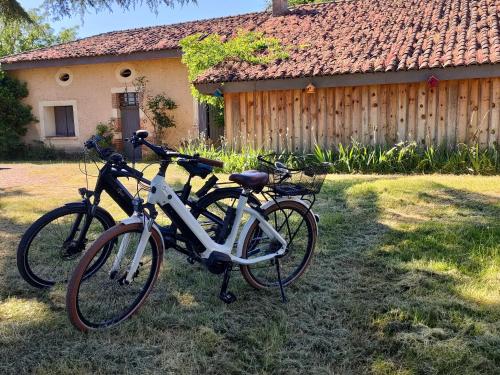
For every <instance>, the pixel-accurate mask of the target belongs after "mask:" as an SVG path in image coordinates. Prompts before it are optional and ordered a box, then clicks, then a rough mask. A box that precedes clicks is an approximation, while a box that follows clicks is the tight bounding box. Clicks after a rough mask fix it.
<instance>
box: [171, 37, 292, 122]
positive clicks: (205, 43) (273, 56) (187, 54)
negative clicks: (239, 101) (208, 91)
mask: <svg viewBox="0 0 500 375" xmlns="http://www.w3.org/2000/svg"><path fill="white" fill-rule="evenodd" d="M179 45H180V46H181V48H182V62H183V63H184V64H185V65H186V66H187V68H188V74H189V80H190V81H191V82H193V81H194V80H195V79H196V78H197V77H199V76H200V75H201V74H203V73H204V72H205V71H207V70H208V69H210V68H212V67H214V66H216V65H218V64H220V63H222V62H224V61H227V60H230V59H233V60H238V61H245V62H248V63H250V64H263V65H266V64H269V63H272V62H274V61H277V60H283V59H286V58H288V56H289V53H288V51H287V48H286V47H284V46H283V45H282V44H281V42H280V41H279V40H278V39H276V38H271V37H266V36H265V35H264V33H261V32H251V31H242V30H240V31H239V32H238V33H237V34H236V35H235V36H234V37H233V38H230V39H228V40H224V38H222V36H220V35H218V34H211V35H208V36H206V35H203V34H200V33H198V34H193V35H190V36H187V37H185V38H184V39H182V40H181V41H180V43H179ZM191 92H192V94H193V96H194V97H195V98H196V99H198V101H200V102H202V103H207V104H210V105H212V106H215V107H216V110H218V111H219V112H220V111H221V110H222V108H223V105H224V102H223V99H222V98H221V97H217V96H212V95H204V94H202V93H200V92H199V91H198V90H197V89H196V87H194V85H192V84H191Z"/></svg>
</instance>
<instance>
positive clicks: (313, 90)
mask: <svg viewBox="0 0 500 375" xmlns="http://www.w3.org/2000/svg"><path fill="white" fill-rule="evenodd" d="M306 92H307V93H308V94H316V86H314V85H313V84H312V83H310V84H308V85H307V86H306Z"/></svg>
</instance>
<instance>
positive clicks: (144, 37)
mask: <svg viewBox="0 0 500 375" xmlns="http://www.w3.org/2000/svg"><path fill="white" fill-rule="evenodd" d="M241 29H243V30H252V31H263V32H264V33H265V34H266V35H267V36H274V37H277V38H278V39H280V40H281V42H282V44H283V45H284V46H285V47H286V48H287V49H288V51H289V58H287V59H284V60H282V61H276V62H275V63H273V64H269V65H267V66H263V65H251V64H248V63H245V62H238V61H228V62H225V63H222V64H220V65H219V66H216V67H214V68H212V69H210V70H209V71H207V72H205V73H204V74H202V75H201V76H200V77H198V78H197V80H196V81H195V85H196V87H197V88H198V89H199V90H200V91H202V92H204V93H208V94H212V93H215V92H216V91H220V92H222V93H223V95H224V101H225V129H224V131H225V136H226V139H227V141H228V142H229V143H231V144H233V145H234V146H236V147H242V146H245V145H251V146H254V147H265V148H269V149H275V150H278V151H282V150H290V151H303V150H305V151H307V150H310V149H311V148H312V147H313V146H314V145H315V144H319V145H321V146H323V147H332V146H334V145H336V144H338V143H339V142H342V143H347V142H351V141H352V140H356V141H359V142H362V143H370V144H382V143H388V144H393V143H395V142H397V141H399V140H416V141H417V142H418V143H423V144H431V143H432V144H438V143H443V142H447V143H449V144H455V143H457V142H470V143H473V142H478V143H480V144H481V145H482V146H488V145H490V146H491V145H493V144H496V143H498V142H499V141H500V132H499V130H500V4H499V3H498V1H497V0H404V1H403V0H342V1H335V2H330V3H324V4H311V5H304V6H299V7H295V8H290V9H289V8H288V6H287V1H286V0H274V1H273V6H272V10H270V11H265V12H260V13H250V14H244V15H239V16H232V17H223V18H217V19H212V20H203V21H195V22H186V23H181V24H177V25H167V26H158V27H149V28H142V29H134V30H125V31H118V32H112V33H106V34H101V35H97V36H93V37H89V38H85V39H81V40H78V41H75V42H70V43H66V44H62V45H58V46H54V47H50V48H45V49H40V50H35V51H31V52H26V53H21V54H18V55H14V56H8V57H6V58H3V59H1V60H0V63H1V66H2V69H4V70H8V71H9V73H10V74H12V75H14V76H16V77H18V78H19V79H21V80H23V81H27V82H28V87H29V90H30V96H29V97H28V98H27V102H28V103H29V104H31V105H32V107H33V108H34V112H35V115H36V116H37V117H38V119H39V120H40V121H39V123H37V124H34V125H33V126H32V127H31V128H30V131H29V133H28V135H27V140H33V139H41V140H50V142H51V143H53V144H54V145H56V146H59V147H64V148H71V147H80V144H81V143H82V141H83V140H84V139H85V138H86V137H88V136H89V135H90V134H92V133H93V132H94V131H95V125H96V124H97V123H98V122H100V121H106V120H107V119H109V118H113V119H114V121H115V123H116V129H117V131H116V138H117V140H118V143H119V140H120V139H121V138H123V137H125V136H126V135H127V134H128V133H130V132H131V131H133V130H134V129H137V128H138V127H139V126H142V127H144V126H145V127H147V126H148V124H147V123H148V121H147V119H146V118H144V114H143V113H142V112H141V111H140V110H139V109H138V108H137V95H136V94H135V93H134V87H133V84H132V82H133V80H134V78H135V77H137V76H146V77H147V78H148V79H149V81H150V89H151V90H152V92H155V93H158V92H165V93H166V94H167V95H168V96H170V97H171V98H172V99H174V101H175V102H176V103H177V104H178V106H179V107H178V109H176V110H175V118H176V122H177V124H178V125H177V127H176V128H174V129H169V130H168V132H167V134H166V139H165V141H166V142H167V143H169V144H172V145H175V144H177V143H179V142H180V141H181V140H182V139H183V138H186V137H189V136H197V135H198V134H199V132H200V128H201V129H206V127H207V124H206V118H207V116H206V109H205V108H204V107H202V106H199V105H198V104H197V103H196V102H194V100H193V98H192V97H191V95H190V91H189V82H188V79H187V70H186V68H185V67H184V66H183V65H182V62H181V60H180V58H181V52H180V49H179V47H178V42H179V40H181V39H182V38H183V37H185V36H187V35H191V34H193V33H202V34H205V35H208V34H210V33H218V34H220V35H222V36H223V37H226V38H230V37H231V36H232V35H234V33H235V32H237V31H238V30H241Z"/></svg>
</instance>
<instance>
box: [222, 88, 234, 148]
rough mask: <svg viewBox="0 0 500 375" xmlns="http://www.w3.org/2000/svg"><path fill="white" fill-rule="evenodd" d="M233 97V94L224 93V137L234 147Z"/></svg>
mask: <svg viewBox="0 0 500 375" xmlns="http://www.w3.org/2000/svg"><path fill="white" fill-rule="evenodd" d="M233 98H234V94H231V93H227V94H226V95H224V138H226V142H227V143H228V144H229V146H230V147H234V137H233V128H234V117H233Z"/></svg>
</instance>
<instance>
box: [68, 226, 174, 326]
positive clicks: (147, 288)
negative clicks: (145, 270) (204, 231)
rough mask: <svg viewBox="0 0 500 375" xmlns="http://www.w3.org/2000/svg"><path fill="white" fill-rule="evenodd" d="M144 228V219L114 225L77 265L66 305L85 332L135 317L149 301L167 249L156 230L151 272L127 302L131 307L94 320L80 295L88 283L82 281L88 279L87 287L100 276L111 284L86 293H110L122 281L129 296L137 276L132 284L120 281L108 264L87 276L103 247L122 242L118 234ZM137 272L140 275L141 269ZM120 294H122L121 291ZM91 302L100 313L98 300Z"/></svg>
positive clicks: (152, 240)
mask: <svg viewBox="0 0 500 375" xmlns="http://www.w3.org/2000/svg"><path fill="white" fill-rule="evenodd" d="M142 230H143V225H142V224H140V223H133V224H117V225H115V226H114V227H112V228H110V229H108V230H107V231H106V232H104V233H103V234H102V235H101V236H100V237H99V238H98V239H97V240H96V241H95V242H94V243H93V244H92V246H91V247H90V248H89V249H88V250H87V252H86V253H85V254H84V256H83V257H82V259H81V260H80V262H79V263H78V265H77V266H76V268H75V270H74V272H73V275H72V276H71V279H70V281H69V283H68V289H67V293H66V307H67V312H68V317H69V320H70V322H71V324H73V326H74V327H75V328H77V329H78V330H80V331H82V332H87V331H96V330H102V329H107V328H110V327H113V326H116V325H117V324H119V323H121V322H123V321H124V320H126V319H128V318H129V317H131V316H132V315H133V314H134V313H135V312H136V311H137V310H138V309H139V308H140V307H141V306H142V305H143V303H144V302H145V300H146V298H147V297H148V295H149V293H150V292H151V290H152V288H153V286H154V284H155V282H156V280H157V278H158V274H159V272H160V268H161V264H162V261H163V250H164V249H163V241H162V239H161V237H160V235H159V234H158V232H157V231H155V230H153V231H152V233H151V237H150V238H149V244H150V245H151V269H150V271H149V274H148V275H147V279H146V282H145V285H144V286H142V287H140V288H139V289H138V295H137V297H136V298H135V299H134V301H133V302H132V303H131V304H130V306H127V308H126V309H125V310H124V311H123V312H121V313H120V315H119V316H117V317H112V318H111V319H110V320H108V321H105V322H99V323H97V322H93V321H90V320H89V319H91V317H90V316H88V314H86V313H83V312H82V305H81V303H80V302H82V301H80V298H79V297H80V292H81V291H82V285H84V284H82V282H85V283H86V284H85V285H84V287H85V286H86V285H88V284H87V283H90V282H91V281H92V280H96V279H97V278H101V279H105V280H106V282H107V284H106V285H102V286H101V287H100V288H99V289H98V290H99V292H98V293H94V292H92V289H91V291H90V292H85V291H83V292H82V293H83V294H85V293H86V294H87V296H91V297H95V298H99V297H105V296H104V294H105V293H106V290H108V289H109V285H111V286H112V287H116V285H120V286H119V287H118V288H124V289H120V290H121V294H120V296H125V297H126V296H127V293H129V291H128V290H125V289H126V288H130V287H131V286H132V285H134V284H135V283H136V282H135V277H134V281H132V282H131V283H130V284H120V283H119V281H118V280H117V279H116V278H112V277H111V276H109V275H110V274H109V273H108V272H106V271H107V270H105V267H100V268H99V270H98V271H97V272H96V273H95V274H94V275H92V277H89V278H86V277H85V275H86V270H87V268H88V267H89V265H90V264H91V263H92V261H93V259H94V258H95V257H96V256H97V255H98V253H99V252H100V251H101V249H103V248H104V247H105V246H107V244H108V243H113V244H116V243H118V242H119V241H118V240H117V238H118V237H119V236H120V235H122V234H127V233H137V234H139V235H140V234H141V233H142ZM115 248H116V247H115ZM105 251H106V250H105ZM143 257H144V255H143ZM110 259H113V260H114V257H112V256H108V257H107V260H110ZM100 271H102V272H101V274H102V276H101V275H100V274H99V272H100ZM137 274H138V275H139V272H138V273H137ZM107 279H109V280H107ZM123 290H125V291H123ZM116 294H117V295H118V293H116ZM82 298H83V297H82ZM90 305H91V306H92V307H91V308H90V309H89V310H90V312H93V313H94V314H96V313H97V309H98V307H97V305H96V304H95V303H94V304H93V303H91V304H90ZM112 306H113V305H112V304H111V303H106V304H104V310H105V313H108V312H109V311H110V310H111V307H112Z"/></svg>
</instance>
